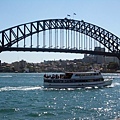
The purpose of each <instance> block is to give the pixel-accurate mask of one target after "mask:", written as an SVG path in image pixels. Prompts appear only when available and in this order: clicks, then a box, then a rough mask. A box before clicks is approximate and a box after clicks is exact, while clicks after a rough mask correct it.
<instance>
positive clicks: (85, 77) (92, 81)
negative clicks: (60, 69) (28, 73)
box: [44, 71, 112, 88]
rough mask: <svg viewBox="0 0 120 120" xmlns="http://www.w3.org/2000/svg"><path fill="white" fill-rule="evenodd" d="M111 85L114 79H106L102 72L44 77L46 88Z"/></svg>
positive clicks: (70, 73) (68, 73)
mask: <svg viewBox="0 0 120 120" xmlns="http://www.w3.org/2000/svg"><path fill="white" fill-rule="evenodd" d="M111 84H112V79H104V78H103V76H102V75H101V73H100V71H91V72H66V73H65V74H59V75H58V74H52V75H46V74H45V75H44V87H45V88H85V87H96V86H97V87H104V86H109V85H111Z"/></svg>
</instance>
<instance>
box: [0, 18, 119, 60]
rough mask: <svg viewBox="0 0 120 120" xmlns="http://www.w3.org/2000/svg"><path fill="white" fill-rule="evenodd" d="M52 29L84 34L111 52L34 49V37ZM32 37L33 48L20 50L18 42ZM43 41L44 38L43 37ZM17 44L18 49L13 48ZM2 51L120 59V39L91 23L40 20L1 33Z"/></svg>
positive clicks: (68, 20) (0, 48) (69, 20)
mask: <svg viewBox="0 0 120 120" xmlns="http://www.w3.org/2000/svg"><path fill="white" fill-rule="evenodd" d="M51 29H65V30H72V31H76V32H79V33H82V34H85V35H87V36H89V37H91V38H93V39H95V40H96V41H98V42H99V43H100V44H102V45H103V46H104V47H106V48H107V49H108V50H109V52H95V51H87V50H73V49H57V48H45V47H43V48H39V45H38V47H37V48H32V42H33V40H32V35H34V34H38V33H40V32H43V34H44V31H46V30H51ZM29 36H31V47H30V48H25V45H24V47H23V48H20V47H19V46H18V42H19V41H21V40H24V41H25V38H27V37H29ZM43 39H45V38H44V36H43ZM16 43H17V47H12V46H13V45H14V44H16ZM2 51H48V52H70V53H88V54H100V55H106V56H107V55H108V56H116V57H118V58H119V59H120V38H119V37H117V36H116V35H114V34H112V33H111V32H109V31H107V30H105V29H103V28H101V27H99V26H96V25H93V24H91V23H87V22H85V21H83V20H81V21H78V20H73V19H67V18H65V19H48V20H40V21H34V22H30V23H25V24H21V25H18V26H14V27H11V28H8V29H5V30H2V31H0V52H2Z"/></svg>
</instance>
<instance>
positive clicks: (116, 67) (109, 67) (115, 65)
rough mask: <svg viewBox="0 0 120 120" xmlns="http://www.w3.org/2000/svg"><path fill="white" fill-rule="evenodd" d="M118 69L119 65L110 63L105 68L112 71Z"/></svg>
mask: <svg viewBox="0 0 120 120" xmlns="http://www.w3.org/2000/svg"><path fill="white" fill-rule="evenodd" d="M118 67H119V65H118V63H116V62H110V63H109V64H108V66H107V68H108V69H114V70H117V69H118Z"/></svg>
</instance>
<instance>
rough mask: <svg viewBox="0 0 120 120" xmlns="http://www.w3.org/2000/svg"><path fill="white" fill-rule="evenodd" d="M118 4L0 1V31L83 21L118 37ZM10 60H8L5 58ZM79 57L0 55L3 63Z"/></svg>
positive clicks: (119, 0)
mask: <svg viewBox="0 0 120 120" xmlns="http://www.w3.org/2000/svg"><path fill="white" fill-rule="evenodd" d="M119 11H120V0H0V31H2V30H4V29H6V28H9V27H12V26H16V25H19V24H22V23H27V22H32V21H36V20H43V19H50V18H51V19H52V18H53V19H54V18H65V17H66V16H67V14H70V15H71V17H73V13H76V16H75V17H74V19H77V20H84V21H86V22H89V23H93V24H95V25H97V26H100V27H102V28H104V29H106V30H108V31H110V32H112V33H113V34H115V35H117V36H118V37H120V30H119V29H120V14H119ZM8 56H9V57H8ZM82 57H83V55H81V54H65V53H47V52H2V53H0V60H1V61H2V62H8V63H11V62H14V61H19V60H22V59H23V60H26V61H27V62H41V61H43V60H59V59H79V58H82Z"/></svg>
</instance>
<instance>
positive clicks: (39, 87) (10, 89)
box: [0, 86, 43, 92]
mask: <svg viewBox="0 0 120 120" xmlns="http://www.w3.org/2000/svg"><path fill="white" fill-rule="evenodd" d="M39 89H40V90H41V89H43V88H42V87H41V86H20V87H2V88H0V92H1V91H17V90H23V91H29V90H39Z"/></svg>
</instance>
